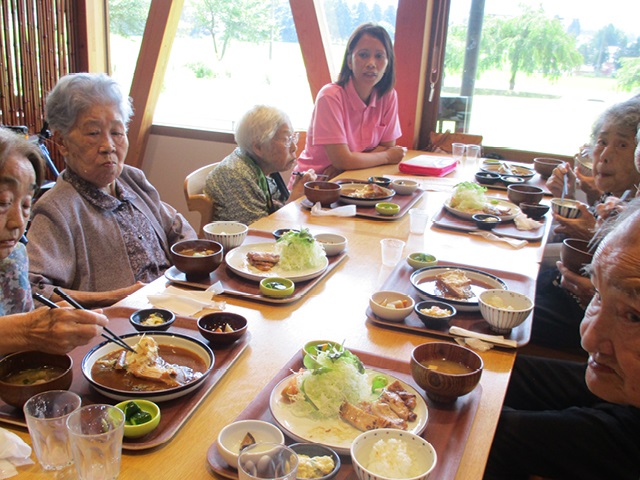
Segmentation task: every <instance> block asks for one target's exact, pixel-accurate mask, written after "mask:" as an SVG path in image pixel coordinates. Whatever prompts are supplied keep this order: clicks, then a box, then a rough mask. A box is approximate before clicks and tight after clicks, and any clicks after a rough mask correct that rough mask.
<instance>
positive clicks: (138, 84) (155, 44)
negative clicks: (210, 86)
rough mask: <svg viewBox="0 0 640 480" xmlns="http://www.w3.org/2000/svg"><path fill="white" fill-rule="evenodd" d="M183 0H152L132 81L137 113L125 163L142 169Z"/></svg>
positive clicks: (132, 93) (130, 129)
mask: <svg viewBox="0 0 640 480" xmlns="http://www.w3.org/2000/svg"><path fill="white" fill-rule="evenodd" d="M183 5H184V0H152V1H151V6H150V7H149V16H148V17H147V23H146V26H145V29H144V35H143V37H142V44H141V45H140V53H139V55H138V61H137V63H136V69H135V71H134V74H133V82H132V84H131V92H130V95H131V98H132V99H133V108H134V112H135V114H134V116H133V119H132V121H131V124H130V125H129V154H128V155H127V160H126V163H127V164H129V165H132V166H134V167H138V168H140V166H141V165H142V160H143V158H144V152H145V148H146V146H147V141H148V139H149V131H150V129H151V124H152V122H153V112H154V111H155V108H156V104H157V103H158V97H159V95H160V90H161V88H162V82H163V80H164V74H165V72H166V70H167V63H168V62H169V55H170V53H171V46H172V45H173V40H174V38H175V35H176V31H177V30H178V22H179V21H180V14H181V13H182V6H183Z"/></svg>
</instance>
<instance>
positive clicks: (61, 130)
mask: <svg viewBox="0 0 640 480" xmlns="http://www.w3.org/2000/svg"><path fill="white" fill-rule="evenodd" d="M132 113H133V110H132V107H131V99H130V98H129V97H128V96H127V95H126V94H124V93H123V91H122V88H121V87H120V86H119V85H118V83H117V82H116V81H115V80H113V79H112V78H111V77H109V76H108V75H105V74H91V73H77V74H71V75H66V76H64V77H62V78H61V79H60V81H59V82H58V83H57V85H56V86H55V87H54V89H53V90H52V91H51V92H50V93H49V95H48V96H47V101H46V117H47V121H48V122H49V126H50V128H51V130H52V132H53V135H54V140H55V141H56V143H57V144H58V146H59V148H60V152H61V153H62V155H63V157H64V161H65V164H66V168H65V170H64V171H63V172H62V174H61V175H60V177H59V178H58V180H57V181H56V184H55V186H54V187H53V188H52V189H51V190H50V191H49V192H47V193H46V194H45V195H44V196H43V197H42V199H40V200H39V201H38V202H37V203H36V205H35V208H34V210H33V219H32V221H31V226H30V228H29V231H28V237H29V244H28V246H27V252H28V253H29V262H30V267H29V272H30V280H31V284H32V288H33V289H34V290H35V291H37V292H38V293H41V294H43V295H45V296H46V297H54V300H55V299H56V298H55V297H56V295H55V293H53V288H54V287H55V286H58V287H61V288H63V289H65V290H67V291H68V293H69V294H70V295H71V296H73V297H74V298H75V299H76V300H77V301H79V302H80V303H81V304H82V305H83V306H85V307H87V306H104V305H111V304H113V303H114V302H117V301H118V300H120V299H121V298H123V297H125V296H127V295H129V294H130V293H132V292H133V291H135V290H137V289H139V288H140V287H141V286H142V285H144V284H145V283H148V282H151V281H153V280H154V279H156V278H158V277H160V276H162V274H163V273H164V272H165V270H167V269H168V268H169V267H170V266H171V260H170V248H171V245H173V244H174V243H176V242H177V241H179V240H182V239H190V238H196V237H197V235H196V232H195V231H194V230H193V228H191V226H190V225H189V223H188V222H187V221H186V220H185V219H184V217H183V216H182V215H180V214H179V213H178V212H177V211H176V210H175V209H174V208H173V207H171V206H170V205H167V204H166V203H164V202H162V200H161V199H160V195H159V194H158V191H157V190H156V189H155V188H154V187H153V185H151V184H150V183H149V181H148V180H147V178H146V177H145V175H144V173H143V172H142V171H141V170H139V169H137V168H134V167H132V166H129V165H125V164H124V161H125V158H126V156H127V151H128V149H129V141H128V139H127V125H128V123H129V119H130V118H131V115H132Z"/></svg>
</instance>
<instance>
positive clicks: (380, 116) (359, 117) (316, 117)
mask: <svg viewBox="0 0 640 480" xmlns="http://www.w3.org/2000/svg"><path fill="white" fill-rule="evenodd" d="M401 134H402V132H401V130H400V121H399V119H398V94H397V93H396V91H395V90H391V91H390V92H388V93H387V94H385V95H384V96H382V97H381V98H379V97H378V96H377V95H373V96H372V98H371V101H370V102H369V105H366V104H365V103H364V102H363V101H362V100H361V99H360V97H359V96H358V93H357V92H356V89H355V87H354V86H353V80H352V79H350V80H349V83H347V85H346V86H345V87H344V88H342V87H341V86H340V85H337V84H335V83H330V84H328V85H325V86H324V87H322V89H321V90H320V92H319V93H318V97H317V98H316V104H315V108H314V110H313V115H312V117H311V125H309V130H308V131H307V141H306V144H305V149H304V151H303V152H302V154H301V155H300V158H299V159H298V165H297V166H296V168H295V170H296V171H305V170H308V169H309V168H313V169H314V170H315V172H316V173H322V172H323V171H324V170H325V169H326V168H327V167H328V166H329V165H331V161H330V160H329V158H328V157H327V154H326V152H325V150H324V145H340V144H346V145H348V147H349V150H351V151H352V152H367V151H370V150H373V149H374V148H376V147H377V146H378V145H380V143H381V142H389V141H393V140H396V139H397V138H399V137H400V135H401Z"/></svg>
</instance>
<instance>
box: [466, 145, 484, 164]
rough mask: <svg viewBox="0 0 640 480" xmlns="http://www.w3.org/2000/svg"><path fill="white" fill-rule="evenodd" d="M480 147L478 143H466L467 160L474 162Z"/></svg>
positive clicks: (478, 156) (478, 154) (476, 159)
mask: <svg viewBox="0 0 640 480" xmlns="http://www.w3.org/2000/svg"><path fill="white" fill-rule="evenodd" d="M480 154H481V147H480V145H467V162H468V163H472V164H476V163H477V162H478V160H479V159H480Z"/></svg>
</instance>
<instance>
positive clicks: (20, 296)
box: [0, 243, 33, 315]
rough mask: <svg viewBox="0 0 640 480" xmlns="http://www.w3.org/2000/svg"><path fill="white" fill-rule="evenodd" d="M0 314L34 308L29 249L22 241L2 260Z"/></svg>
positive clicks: (0, 265)
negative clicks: (30, 281) (30, 282)
mask: <svg viewBox="0 0 640 480" xmlns="http://www.w3.org/2000/svg"><path fill="white" fill-rule="evenodd" d="M0 279H1V282H0V315H11V314H14V313H24V312H30V311H31V310H32V309H33V300H32V299H31V285H30V284H29V262H28V260H27V250H26V248H25V246H24V245H23V244H22V243H18V246H16V248H15V249H14V250H13V252H11V254H10V255H9V256H8V257H7V258H5V259H4V260H2V261H0Z"/></svg>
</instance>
